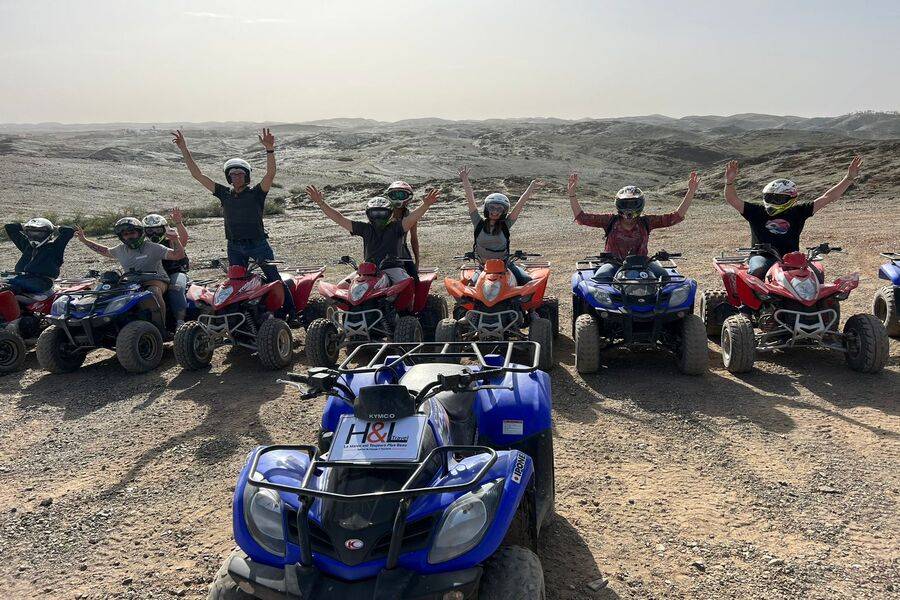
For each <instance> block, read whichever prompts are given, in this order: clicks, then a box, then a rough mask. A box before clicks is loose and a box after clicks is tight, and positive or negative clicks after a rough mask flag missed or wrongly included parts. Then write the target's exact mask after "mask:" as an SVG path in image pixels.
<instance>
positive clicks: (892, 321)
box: [872, 252, 900, 337]
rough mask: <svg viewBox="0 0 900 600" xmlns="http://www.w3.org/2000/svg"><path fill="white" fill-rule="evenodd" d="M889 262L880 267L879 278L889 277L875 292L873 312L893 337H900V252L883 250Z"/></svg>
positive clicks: (883, 254) (882, 254)
mask: <svg viewBox="0 0 900 600" xmlns="http://www.w3.org/2000/svg"><path fill="white" fill-rule="evenodd" d="M881 256H883V257H885V258H886V259H888V262H886V263H884V264H883V265H881V267H880V268H879V269H878V278H879V279H887V280H888V281H889V282H890V285H886V286H884V287H883V288H881V289H880V290H878V291H877V292H876V293H875V298H874V299H873V300H872V314H873V315H875V316H876V317H878V320H879V321H881V323H882V324H883V325H884V328H885V329H886V330H887V333H888V335H889V336H891V337H900V312H898V309H897V307H898V306H900V252H882V253H881Z"/></svg>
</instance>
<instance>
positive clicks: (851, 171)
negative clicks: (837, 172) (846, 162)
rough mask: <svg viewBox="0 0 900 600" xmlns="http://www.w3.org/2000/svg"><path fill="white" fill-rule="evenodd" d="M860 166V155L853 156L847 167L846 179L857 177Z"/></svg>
mask: <svg viewBox="0 0 900 600" xmlns="http://www.w3.org/2000/svg"><path fill="white" fill-rule="evenodd" d="M861 166H862V156H854V157H853V160H852V161H850V166H849V167H847V179H856V178H857V177H859V168H860V167H861Z"/></svg>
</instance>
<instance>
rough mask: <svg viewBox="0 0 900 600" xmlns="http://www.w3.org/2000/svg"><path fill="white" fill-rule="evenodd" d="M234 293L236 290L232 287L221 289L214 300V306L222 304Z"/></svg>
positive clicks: (227, 286)
mask: <svg viewBox="0 0 900 600" xmlns="http://www.w3.org/2000/svg"><path fill="white" fill-rule="evenodd" d="M233 291H234V288H233V287H231V286H230V285H226V286H223V287H220V288H219V289H218V291H216V297H215V298H214V299H213V303H214V304H222V303H223V302H225V301H226V300H228V297H229V296H230V295H231V293H232V292H233Z"/></svg>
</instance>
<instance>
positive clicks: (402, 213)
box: [385, 181, 419, 280]
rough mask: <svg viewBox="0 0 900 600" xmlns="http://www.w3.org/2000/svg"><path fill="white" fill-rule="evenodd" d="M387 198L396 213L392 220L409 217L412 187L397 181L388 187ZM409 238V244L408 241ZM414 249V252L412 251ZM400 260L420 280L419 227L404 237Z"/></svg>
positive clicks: (408, 271) (413, 227)
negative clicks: (402, 260)
mask: <svg viewBox="0 0 900 600" xmlns="http://www.w3.org/2000/svg"><path fill="white" fill-rule="evenodd" d="M385 196H386V197H387V199H388V200H390V202H391V207H392V208H393V210H394V212H393V214H392V215H391V218H392V219H393V220H395V221H402V220H403V219H405V218H406V217H407V216H409V201H410V200H412V197H413V189H412V186H411V185H409V184H408V183H406V182H405V181H395V182H394V183H392V184H391V185H389V186H388V189H387V192H386V193H385ZM407 238H409V243H408V244H407V242H406V240H407ZM410 248H412V251H410ZM400 258H402V259H404V262H403V268H405V269H406V272H407V273H409V275H410V277H413V278H414V279H417V280H418V278H419V227H418V225H413V226H412V229H410V230H409V232H407V234H405V235H404V236H403V241H402V242H401V244H400Z"/></svg>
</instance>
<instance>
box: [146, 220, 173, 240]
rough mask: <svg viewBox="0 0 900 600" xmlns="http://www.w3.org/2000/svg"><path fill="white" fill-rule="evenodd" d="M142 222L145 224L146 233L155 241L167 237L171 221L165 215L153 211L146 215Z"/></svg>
mask: <svg viewBox="0 0 900 600" xmlns="http://www.w3.org/2000/svg"><path fill="white" fill-rule="evenodd" d="M141 223H142V224H143V226H144V234H146V236H147V237H148V238H150V239H151V240H153V241H154V242H159V241H160V240H162V239H163V238H164V237H166V227H168V226H169V222H168V221H166V218H165V217H164V216H162V215H158V214H156V213H152V214H149V215H147V216H146V217H144V218H143V219H142V220H141Z"/></svg>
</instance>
